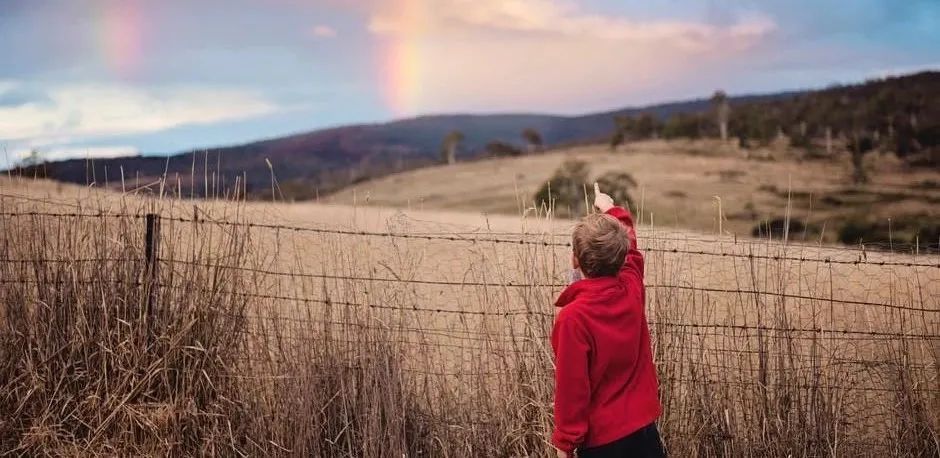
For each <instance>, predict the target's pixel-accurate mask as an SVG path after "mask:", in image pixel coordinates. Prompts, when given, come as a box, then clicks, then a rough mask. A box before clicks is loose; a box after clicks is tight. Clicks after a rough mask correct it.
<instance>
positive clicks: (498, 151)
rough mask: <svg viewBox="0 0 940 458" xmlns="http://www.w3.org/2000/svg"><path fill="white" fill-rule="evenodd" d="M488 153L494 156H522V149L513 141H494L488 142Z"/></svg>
mask: <svg viewBox="0 0 940 458" xmlns="http://www.w3.org/2000/svg"><path fill="white" fill-rule="evenodd" d="M485 149H486V154H487V155H489V156H492V157H515V156H522V150H521V149H519V148H517V147H516V146H515V145H513V144H511V143H506V142H501V141H498V140H497V141H492V142H489V143H487V144H486V148H485Z"/></svg>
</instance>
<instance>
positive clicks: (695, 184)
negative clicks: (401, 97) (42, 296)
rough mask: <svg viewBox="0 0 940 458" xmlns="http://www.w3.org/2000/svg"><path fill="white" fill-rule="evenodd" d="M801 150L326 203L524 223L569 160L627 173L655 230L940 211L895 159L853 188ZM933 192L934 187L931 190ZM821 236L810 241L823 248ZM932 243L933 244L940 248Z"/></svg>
mask: <svg viewBox="0 0 940 458" xmlns="http://www.w3.org/2000/svg"><path fill="white" fill-rule="evenodd" d="M804 156H806V153H805V152H804V151H802V150H794V149H788V148H785V147H780V146H775V147H772V148H763V149H758V150H751V151H746V150H741V149H739V148H737V147H734V146H730V145H727V144H723V143H721V142H720V141H717V140H698V141H687V140H672V141H661V140H658V141H654V140H651V141H643V142H634V143H628V144H626V145H624V146H621V147H620V148H619V149H618V150H617V152H615V153H612V152H611V150H610V149H609V148H608V147H607V146H603V145H592V146H583V147H575V148H570V149H564V150H557V151H552V152H549V153H546V154H542V155H532V156H524V157H519V158H504V159H491V160H483V161H476V162H467V163H459V164H457V165H455V166H437V167H430V168H423V169H419V170H415V171H411V172H405V173H400V174H396V175H391V176H388V177H385V178H382V179H378V180H374V181H368V182H365V183H362V184H359V185H356V186H353V187H350V188H347V189H345V190H343V191H341V192H339V193H337V194H335V195H332V196H329V197H325V198H324V199H323V200H324V201H326V202H334V203H342V204H349V205H352V204H356V205H359V206H372V205H374V206H389V207H402V208H411V209H450V210H454V209H458V210H464V211H469V212H476V213H487V214H504V215H518V214H520V213H521V212H522V211H524V210H525V209H526V208H530V207H532V206H533V202H532V199H533V196H534V195H535V192H536V191H537V190H538V188H539V187H540V186H541V185H542V184H543V183H544V182H545V181H546V180H548V179H549V177H551V175H552V173H553V172H554V171H555V170H556V169H557V168H558V167H559V166H560V165H561V164H562V162H564V161H565V160H568V159H579V160H583V161H586V162H587V163H588V164H589V166H590V173H591V174H592V177H596V176H599V175H601V174H603V173H605V172H609V171H622V172H629V173H630V174H632V175H633V177H634V178H635V179H636V181H637V185H638V186H637V188H636V189H633V190H631V192H630V194H631V195H632V197H633V199H634V201H635V204H636V205H637V206H638V207H640V209H642V210H643V211H642V212H641V213H642V219H643V221H645V222H647V223H652V224H654V225H655V226H657V227H671V228H684V229H692V230H696V231H704V232H708V233H713V234H717V233H718V231H719V224H718V214H719V213H718V206H717V201H716V199H715V196H718V197H720V199H721V203H722V218H723V222H722V224H721V230H722V231H723V232H724V233H725V234H728V235H730V234H736V235H738V236H749V235H750V234H751V230H752V229H753V228H754V226H755V225H756V224H758V223H759V222H760V221H763V220H768V219H772V218H776V217H783V216H785V215H786V213H787V207H788V204H789V206H790V213H791V216H792V217H793V218H799V219H802V220H804V221H810V222H813V223H814V224H816V225H817V226H820V227H821V228H823V231H822V232H823V233H822V234H821V235H822V238H823V240H825V241H833V240H835V237H836V233H837V231H838V228H839V226H840V224H841V223H842V222H843V221H844V220H846V219H848V218H851V217H866V218H870V219H875V220H878V219H880V220H885V219H887V218H894V219H895V220H898V219H899V218H902V217H904V216H906V215H911V216H920V217H923V215H931V214H933V215H935V214H937V209H938V207H940V187H938V186H937V185H936V183H940V172H937V171H929V170H910V169H907V168H906V167H904V166H903V164H901V163H900V162H899V161H897V159H896V158H894V157H893V156H890V155H880V154H874V153H873V154H871V155H869V156H868V157H867V158H866V159H867V162H866V169H867V170H868V173H869V175H870V178H871V182H870V183H869V184H866V185H863V186H860V187H859V186H854V185H852V183H851V174H852V171H851V166H850V161H849V158H848V157H847V154H837V155H836V156H835V157H833V158H829V159H805V158H804ZM925 184H926V185H925ZM818 237H819V236H814V237H812V238H809V239H808V240H809V241H813V242H815V241H818ZM936 242H937V241H936V240H934V241H932V242H931V243H936Z"/></svg>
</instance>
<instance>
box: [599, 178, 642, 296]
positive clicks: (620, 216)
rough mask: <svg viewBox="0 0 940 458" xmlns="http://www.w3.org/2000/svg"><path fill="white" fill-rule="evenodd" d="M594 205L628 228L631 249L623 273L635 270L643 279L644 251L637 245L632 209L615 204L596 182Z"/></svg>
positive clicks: (624, 263)
mask: <svg viewBox="0 0 940 458" xmlns="http://www.w3.org/2000/svg"><path fill="white" fill-rule="evenodd" d="M594 206H595V207H597V209H598V210H600V211H602V212H604V213H606V214H608V215H610V216H613V217H614V218H617V220H619V221H620V224H623V226H624V228H626V230H627V240H629V241H630V249H629V250H628V251H627V256H626V258H625V259H624V262H623V269H622V270H621V273H623V272H624V271H628V272H635V273H636V274H638V275H639V276H640V279H641V280H642V278H643V253H641V252H640V250H639V249H638V248H637V246H636V227H635V226H634V221H633V215H632V214H630V210H629V209H627V208H624V207H618V206H617V205H615V204H614V200H613V199H612V198H611V197H610V196H608V195H607V194H604V193H602V192H601V190H600V187H599V186H598V185H597V183H594Z"/></svg>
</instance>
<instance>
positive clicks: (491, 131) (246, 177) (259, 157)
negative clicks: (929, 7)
mask: <svg viewBox="0 0 940 458" xmlns="http://www.w3.org/2000/svg"><path fill="white" fill-rule="evenodd" d="M915 77H917V75H912V76H911V77H910V78H915ZM901 78H902V79H903V78H908V77H901ZM871 84H879V82H877V81H876V82H869V83H863V84H860V85H858V86H866V85H871ZM837 90H839V89H838V88H834V89H832V88H831V89H823V90H813V91H789V92H780V93H775V94H765V95H747V96H737V97H730V98H729V101H730V104H731V105H732V106H735V105H744V104H748V105H749V106H754V105H755V104H765V103H768V104H779V103H789V101H790V100H796V99H798V98H799V97H801V96H803V95H806V94H810V93H826V92H827V91H837ZM711 109H712V105H711V101H710V100H709V99H707V98H701V99H696V100H689V101H679V102H671V103H664V104H658V105H651V106H645V107H631V108H623V109H619V110H611V111H605V112H600V113H592V114H586V115H580V116H559V115H542V114H483V115H471V114H455V115H429V116H420V117H416V118H409V119H402V120H396V121H391V122H387V123H380V124H358V125H349V126H341V127H334V128H328V129H322V130H315V131H311V132H306V133H299V134H295V135H289V136H285V137H279V138H272V139H266V140H261V141H256V142H251V143H247V144H242V145H234V146H226V147H218V148H210V149H206V150H199V151H195V152H185V153H180V154H175V155H171V156H134V157H118V158H109V159H98V160H94V161H86V160H84V159H72V160H65V161H59V162H50V163H47V164H43V165H42V166H39V167H33V168H32V169H31V170H19V171H18V172H20V173H24V174H26V175H30V174H40V175H43V176H47V177H49V178H53V179H57V180H61V181H66V182H73V183H80V184H87V183H92V182H95V183H96V184H98V185H101V184H103V183H105V182H106V181H107V182H108V183H109V184H110V185H114V184H115V183H119V181H120V176H119V174H120V173H121V172H120V170H123V176H124V179H125V181H127V182H128V183H131V182H132V183H140V184H143V183H147V182H153V181H154V180H157V179H159V178H160V177H164V176H165V177H166V178H167V184H168V185H169V186H176V185H177V183H179V185H180V187H181V188H182V189H181V190H180V191H179V192H181V193H182V194H183V195H190V194H192V195H201V194H202V193H203V190H204V189H205V188H206V183H205V182H204V181H206V180H211V181H210V182H211V183H214V184H215V186H216V187H221V188H227V187H230V186H232V185H233V184H234V182H235V178H236V177H242V179H243V183H242V184H243V185H245V187H246V189H247V191H248V192H249V194H260V193H262V192H267V193H268V194H267V195H270V189H271V170H270V169H269V168H268V161H270V163H271V165H272V166H273V169H274V174H275V176H276V177H277V180H278V182H279V183H280V186H281V187H282V189H283V190H286V193H287V194H290V195H291V196H294V197H298V198H307V197H312V196H313V195H314V192H317V193H319V192H327V191H330V190H335V189H337V188H340V187H342V186H345V185H348V184H350V183H354V182H358V181H362V180H363V179H367V178H370V177H375V176H380V175H384V174H387V173H390V172H393V171H397V170H403V169H411V168H415V167H420V166H422V165H426V164H429V163H433V162H437V160H438V158H439V152H440V149H441V144H442V140H443V139H444V137H445V136H446V135H447V133H448V132H450V131H452V130H459V131H460V132H462V133H463V136H464V140H463V142H462V143H461V147H460V150H459V151H458V154H457V158H458V160H467V159H470V158H474V157H478V156H479V155H480V154H481V151H482V150H483V148H484V146H485V145H486V144H487V143H488V142H491V141H503V142H508V143H514V144H517V145H521V144H522V143H523V140H522V137H521V132H522V131H523V130H524V129H527V128H531V129H535V130H536V131H538V132H539V133H540V135H541V137H542V139H543V141H544V145H545V146H546V147H553V146H560V145H565V144H574V143H588V142H600V141H606V140H607V139H608V138H609V137H610V135H611V133H612V132H613V130H614V125H615V123H614V118H615V117H616V116H623V115H631V116H632V115H638V114H640V113H650V114H652V115H653V116H655V117H657V118H659V119H665V118H669V117H670V116H673V115H676V114H682V113H701V112H704V111H708V110H711ZM213 174H215V175H214V176H213ZM127 187H128V188H130V187H131V186H130V184H128V185H127ZM314 190H316V191H314Z"/></svg>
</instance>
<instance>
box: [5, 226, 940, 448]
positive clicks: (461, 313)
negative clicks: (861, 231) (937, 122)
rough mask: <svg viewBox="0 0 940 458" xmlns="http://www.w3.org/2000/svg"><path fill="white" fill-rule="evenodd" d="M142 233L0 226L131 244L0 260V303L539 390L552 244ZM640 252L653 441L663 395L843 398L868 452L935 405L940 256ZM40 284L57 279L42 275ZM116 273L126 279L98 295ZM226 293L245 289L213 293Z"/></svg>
mask: <svg viewBox="0 0 940 458" xmlns="http://www.w3.org/2000/svg"><path fill="white" fill-rule="evenodd" d="M150 215H151V216H150V217H149V218H148V213H138V212H99V213H91V212H81V211H79V212H54V211H42V210H23V209H19V208H17V209H15V210H12V211H2V212H0V222H2V228H3V229H4V230H13V229H17V228H19V229H20V230H25V229H23V228H28V227H31V226H30V225H31V224H33V225H35V224H52V225H64V226H76V225H86V226H87V227H90V228H97V229H96V230H100V231H101V232H102V233H112V232H113V231H118V230H120V231H123V232H130V233H131V236H130V238H131V239H136V242H133V243H131V244H130V245H124V246H121V247H119V248H118V249H115V250H114V252H112V253H108V255H107V256H104V255H101V254H102V253H100V252H97V253H95V252H92V251H86V250H82V249H71V250H58V249H57V244H58V243H59V241H57V240H53V239H50V240H48V241H47V245H46V246H45V247H44V248H43V250H42V251H41V252H34V253H33V255H31V256H24V253H23V252H18V251H17V250H16V249H14V248H11V247H10V246H9V244H7V245H4V247H5V248H4V252H2V253H0V273H2V274H3V275H2V276H0V284H3V285H13V284H15V285H20V286H22V285H29V287H30V288H32V289H33V290H35V291H36V292H37V294H38V292H40V291H43V290H61V289H63V288H69V287H78V286H82V287H93V288H100V289H107V288H116V287H119V285H125V286H146V287H147V289H148V291H152V292H151V293H148V294H153V295H155V297H156V299H155V301H156V302H155V303H158V304H159V303H160V301H159V297H160V295H174V294H176V295H180V294H182V295H187V294H189V295H193V296H199V297H210V296H214V297H224V298H230V299H231V300H238V301H242V302H244V304H245V308H244V311H243V313H241V314H240V318H244V319H245V320H246V322H247V324H246V326H245V327H244V329H243V330H242V331H241V332H243V333H244V334H245V335H247V336H250V337H252V338H257V339H261V340H262V341H278V342H281V341H284V342H291V343H293V344H295V345H301V346H304V345H307V346H316V345H318V344H320V343H322V342H323V340H324V339H328V340H329V341H330V342H332V344H342V345H345V346H346V347H348V348H347V349H350V350H351V351H353V350H354V349H355V348H356V347H357V346H360V345H365V344H366V343H368V342H370V340H369V339H370V338H371V337H369V336H375V335H376V334H374V333H375V332H377V333H379V334H380V335H381V336H382V337H381V339H382V340H383V342H384V343H386V344H393V345H396V346H397V347H398V348H400V349H401V350H402V352H403V353H402V358H403V363H402V371H404V372H405V373H407V374H410V375H411V376H415V377H425V378H426V377H436V378H439V379H442V380H441V381H440V382H439V384H441V385H443V384H461V383H468V382H467V380H476V379H479V378H492V379H494V380H495V381H494V382H493V383H497V384H498V383H507V381H508V380H509V379H512V378H513V377H514V376H516V375H518V370H517V368H518V367H519V366H520V365H524V366H525V367H530V368H534V369H532V370H533V372H529V373H528V374H529V376H531V377H540V378H544V379H547V380H551V372H552V365H551V350H550V347H549V337H550V334H551V327H552V322H553V318H554V316H555V314H556V311H555V310H554V307H553V306H552V304H553V301H554V298H555V297H557V295H558V294H559V292H560V291H561V290H562V289H564V288H565V287H566V286H567V282H566V280H565V279H566V275H567V265H568V262H569V259H570V243H569V242H568V241H567V240H566V238H567V235H565V234H557V233H510V232H505V231H504V232H490V233H485V232H462V233H458V232H456V231H455V232H449V233H448V232H435V231H429V230H427V229H426V228H422V227H415V226H420V225H409V224H402V225H400V227H392V228H388V229H387V230H359V229H348V228H343V227H335V226H329V225H322V226H316V227H312V226H302V225H284V224H274V223H259V222H257V221H255V220H252V219H251V218H248V217H245V218H215V217H210V216H209V215H206V214H202V215H200V214H199V213H198V212H194V216H193V217H183V216H179V215H178V214H174V213H172V212H169V213H162V214H157V213H150ZM148 224H150V225H148ZM153 224H156V226H155V227H152V226H151V225H153ZM638 232H639V235H638V236H639V244H640V247H639V248H640V249H641V250H642V252H643V253H644V256H645V265H646V274H645V279H646V295H647V311H646V318H647V322H648V326H649V329H650V331H651V334H652V337H653V340H654V346H655V360H656V363H657V367H658V369H659V372H660V383H661V384H662V396H663V403H664V406H665V408H666V413H665V414H664V415H665V417H664V419H663V422H664V425H663V427H664V428H665V429H666V431H667V434H668V433H672V434H674V435H675V436H676V437H680V436H683V435H686V434H690V432H689V430H688V428H686V427H684V426H682V425H681V424H680V423H681V421H680V418H682V417H680V416H678V414H675V413H673V414H670V413H669V412H670V409H672V410H671V411H672V412H677V411H679V410H681V409H691V407H689V405H690V404H688V403H691V402H693V401H692V400H689V399H686V397H687V396H685V395H682V396H679V395H677V394H673V393H684V392H687V391H689V390H691V389H692V388H691V387H704V386H714V387H717V388H718V389H719V390H720V391H719V392H712V391H710V392H712V394H713V395H715V396H718V394H715V393H720V396H719V397H721V396H724V398H733V397H735V396H737V397H738V400H737V401H727V399H726V400H725V401H722V402H726V403H727V402H731V403H732V404H731V405H734V406H735V407H734V408H736V409H740V408H743V407H741V406H740V405H739V404H740V403H744V404H747V403H748V402H751V400H752V398H753V399H757V398H761V399H764V404H766V399H767V397H768V393H789V394H791V395H792V394H796V395H798V396H804V395H805V396H810V397H812V396H818V395H819V393H821V392H832V391H840V392H842V393H843V396H844V398H843V402H846V403H850V402H849V401H852V402H855V403H864V404H865V405H866V406H868V409H867V411H865V412H864V414H861V413H858V412H855V413H853V414H852V415H855V416H859V415H864V417H865V421H856V422H855V423H854V425H855V426H854V427H855V428H857V429H858V430H859V436H858V437H859V440H860V441H861V440H864V441H871V440H872V438H873V437H877V436H878V434H880V433H883V429H884V428H881V427H871V426H868V425H869V424H876V423H878V422H879V421H881V422H884V421H887V420H886V419H891V418H896V417H897V415H898V413H897V411H896V408H895V406H896V405H897V394H898V393H899V392H901V391H899V390H900V389H901V388H903V391H904V392H910V393H921V394H922V395H923V396H926V397H927V398H929V399H934V400H936V399H940V377H938V375H937V374H940V367H938V361H940V256H937V255H934V254H923V255H921V254H919V250H911V252H910V253H888V252H879V251H871V250H870V249H868V248H861V247H829V246H821V245H799V244H787V243H782V242H779V241H771V240H764V241H755V240H737V239H733V238H732V239H729V238H726V237H716V238H707V237H700V236H696V237H682V236H677V235H676V234H674V233H668V232H664V231H655V230H652V229H650V228H643V227H641V228H640V229H639V230H638ZM133 234H136V235H133ZM234 234H238V235H239V236H243V237H246V238H247V239H249V240H250V241H251V243H250V248H249V251H250V255H249V256H247V257H240V258H237V259H235V258H232V259H229V258H226V257H225V255H224V250H216V249H214V248H213V247H215V246H217V245H218V244H224V243H230V241H231V240H232V238H233V237H234ZM26 254H29V253H26ZM37 265H50V266H57V267H54V268H53V271H55V272H58V274H57V275H49V274H48V272H49V271H44V270H40V269H37V268H36V266H37ZM115 265H122V266H125V267H126V266H132V267H131V268H130V269H123V270H131V271H139V272H141V275H139V276H127V275H123V276H122V275H110V274H109V269H108V267H109V266H115ZM37 272H44V273H42V274H39V273H37ZM148 272H149V273H148ZM234 277H238V278H242V279H246V281H244V282H233V281H230V280H229V279H230V278H234ZM192 278H200V279H201V280H200V283H194V282H192V281H191V279H192ZM246 284H247V285H250V287H249V288H246V287H245V285H246ZM99 306H107V305H102V304H99ZM366 331H368V332H366ZM370 332H372V333H370ZM415 355H420V357H414V356H415ZM533 374H534V375H533ZM236 375H237V377H239V378H244V379H252V378H257V379H258V380H287V379H305V378H309V377H310V375H309V374H300V375H298V374H296V373H291V372H290V371H283V372H278V371H271V372H266V373H259V372H257V371H247V370H246V372H245V373H241V374H236ZM781 396H782V395H781ZM771 397H772V396H771ZM754 402H755V403H756V401H754ZM677 403H678V404H677ZM547 406H548V404H545V405H543V407H544V408H548V407H547ZM680 406H681V408H680ZM853 412H854V411H853ZM670 415H672V416H670ZM847 415H848V414H847ZM466 420H467V419H464V421H466ZM477 420H479V419H477ZM477 420H474V421H477ZM441 421H442V422H445V423H446V422H447V421H448V420H446V419H441ZM479 421H483V420H479ZM689 427H691V426H689Z"/></svg>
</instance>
